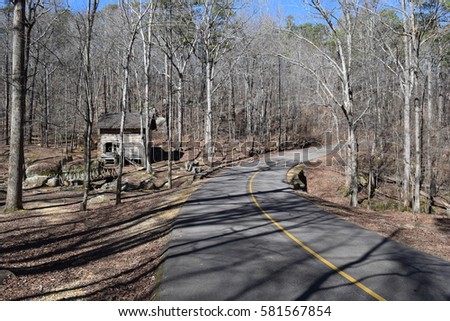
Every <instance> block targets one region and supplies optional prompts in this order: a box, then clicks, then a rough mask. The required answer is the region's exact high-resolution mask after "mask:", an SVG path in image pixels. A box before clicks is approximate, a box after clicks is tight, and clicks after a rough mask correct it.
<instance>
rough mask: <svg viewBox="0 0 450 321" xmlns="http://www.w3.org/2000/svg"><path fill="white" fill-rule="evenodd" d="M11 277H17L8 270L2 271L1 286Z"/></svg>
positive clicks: (0, 275) (0, 272) (0, 273)
mask: <svg viewBox="0 0 450 321" xmlns="http://www.w3.org/2000/svg"><path fill="white" fill-rule="evenodd" d="M11 277H15V275H14V273H12V272H11V271H8V270H0V284H3V282H4V281H5V280H6V279H8V278H11Z"/></svg>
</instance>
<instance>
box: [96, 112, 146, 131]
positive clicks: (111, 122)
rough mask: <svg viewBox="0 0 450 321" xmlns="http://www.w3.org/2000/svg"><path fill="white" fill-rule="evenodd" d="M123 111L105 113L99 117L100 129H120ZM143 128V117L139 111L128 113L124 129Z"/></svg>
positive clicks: (98, 125)
mask: <svg viewBox="0 0 450 321" xmlns="http://www.w3.org/2000/svg"><path fill="white" fill-rule="evenodd" d="M121 120H122V114H121V113H104V114H101V115H100V116H99V117H98V122H97V127H98V128H99V129H120V121H121ZM139 128H141V118H140V115H139V114H137V113H127V115H126V117H125V128H124V129H139Z"/></svg>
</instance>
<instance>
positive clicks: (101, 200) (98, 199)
mask: <svg viewBox="0 0 450 321" xmlns="http://www.w3.org/2000/svg"><path fill="white" fill-rule="evenodd" d="M108 201H109V198H108V196H106V195H98V196H96V197H93V198H91V199H90V200H88V205H92V204H102V203H106V202H108Z"/></svg>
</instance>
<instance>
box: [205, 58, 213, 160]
mask: <svg viewBox="0 0 450 321" xmlns="http://www.w3.org/2000/svg"><path fill="white" fill-rule="evenodd" d="M206 59H207V61H206V77H205V80H206V113H205V151H206V156H207V161H208V163H209V165H210V166H211V165H212V162H213V155H214V151H213V146H212V68H213V67H212V66H211V62H210V61H209V57H207V58H206Z"/></svg>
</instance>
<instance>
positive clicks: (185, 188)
mask: <svg viewBox="0 0 450 321" xmlns="http://www.w3.org/2000/svg"><path fill="white" fill-rule="evenodd" d="M0 152H1V151H0ZM29 152H30V151H29ZM33 152H35V151H33ZM44 152H45V155H47V157H50V156H52V155H51V154H50V153H49V152H48V151H45V150H42V151H40V153H44ZM37 154H39V153H37ZM1 155H5V153H0V158H1V157H2V156H1ZM48 155H50V156H48ZM53 156H55V157H56V156H58V153H57V152H56V155H53ZM33 157H37V158H40V156H39V155H34V156H33ZM3 162H4V160H3V159H0V164H1V163H3ZM180 164H181V163H180ZM180 164H178V167H179V166H180ZM164 166H165V165H164V164H160V163H158V164H157V166H156V168H155V172H156V173H155V174H156V176H157V178H158V180H159V181H161V182H162V183H163V182H164V175H165V167H164ZM0 172H1V171H0ZM305 172H306V176H307V177H308V187H309V193H308V194H307V195H304V196H306V197H308V198H310V199H311V200H313V201H314V202H317V203H318V204H319V205H320V206H323V207H325V208H326V209H327V210H330V211H332V212H335V213H337V214H338V215H340V216H342V217H343V218H344V219H347V220H351V221H353V222H355V223H356V224H359V225H361V226H364V227H365V228H368V229H371V230H374V231H376V232H378V233H380V234H382V235H384V236H390V235H392V236H393V238H394V239H396V240H398V241H400V242H403V243H406V244H408V245H410V246H412V247H416V248H418V249H420V250H422V251H425V252H428V253H431V254H433V255H436V256H439V257H442V258H444V259H446V260H450V241H449V231H450V219H449V218H448V217H446V216H443V215H412V214H409V213H401V212H388V211H386V212H373V211H370V210H365V209H358V210H354V209H351V208H348V207H346V206H345V205H344V204H345V203H346V202H347V200H346V199H345V198H344V197H342V196H339V191H338V190H339V187H340V186H341V184H342V182H343V178H342V176H341V175H340V174H338V173H336V172H334V171H333V170H331V169H330V168H326V167H319V168H315V169H306V171H305ZM0 174H1V173H0ZM145 175H146V174H144V173H143V172H142V171H137V170H135V169H128V173H127V175H126V176H125V180H128V181H129V182H130V183H133V182H135V181H139V180H141V179H142V178H144V177H145ZM175 175H176V176H179V178H178V179H176V180H175V181H176V183H175V184H174V185H175V186H176V188H175V189H173V190H170V191H169V190H165V189H161V190H156V191H138V190H136V191H129V192H125V193H124V194H123V196H124V199H123V201H124V202H123V204H121V205H119V206H117V207H116V206H114V201H113V200H114V195H113V194H112V193H111V192H109V193H105V192H102V193H104V195H106V196H107V197H108V198H109V199H110V200H109V201H108V202H107V203H102V204H97V205H91V206H90V209H89V211H87V212H80V211H79V201H80V200H81V194H82V192H81V190H80V189H77V188H53V189H52V188H40V189H34V190H29V191H26V192H25V209H26V210H25V211H20V212H17V213H13V214H3V213H1V208H0V213H1V214H0V244H1V246H0V270H7V271H11V272H13V273H14V276H12V277H9V278H7V279H6V280H4V281H3V284H2V282H1V276H2V274H3V275H4V274H5V273H2V272H1V271H0V300H149V299H151V298H152V289H153V288H154V286H155V284H156V283H157V282H158V273H157V269H158V267H159V266H160V264H161V260H162V259H161V257H162V254H163V253H164V251H165V249H166V248H167V240H168V233H169V232H170V230H171V227H172V223H173V221H174V218H175V217H176V213H177V211H178V209H179V207H180V205H182V204H183V202H184V201H185V200H186V199H187V197H188V196H189V195H190V194H191V193H192V191H194V190H195V189H196V188H198V186H200V184H201V181H194V182H193V183H192V184H191V182H192V180H191V178H192V177H190V176H189V175H186V174H183V172H182V171H180V170H178V169H177V168H176V170H175ZM98 193H100V191H94V192H93V194H94V195H93V196H95V194H98ZM1 204H2V201H1V200H0V205H1Z"/></svg>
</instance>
